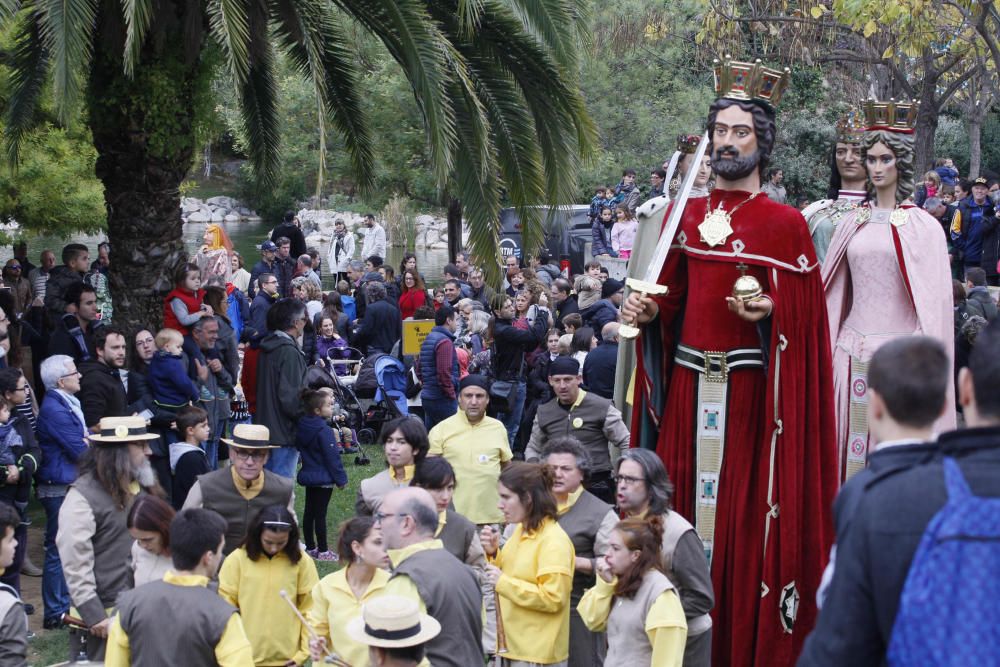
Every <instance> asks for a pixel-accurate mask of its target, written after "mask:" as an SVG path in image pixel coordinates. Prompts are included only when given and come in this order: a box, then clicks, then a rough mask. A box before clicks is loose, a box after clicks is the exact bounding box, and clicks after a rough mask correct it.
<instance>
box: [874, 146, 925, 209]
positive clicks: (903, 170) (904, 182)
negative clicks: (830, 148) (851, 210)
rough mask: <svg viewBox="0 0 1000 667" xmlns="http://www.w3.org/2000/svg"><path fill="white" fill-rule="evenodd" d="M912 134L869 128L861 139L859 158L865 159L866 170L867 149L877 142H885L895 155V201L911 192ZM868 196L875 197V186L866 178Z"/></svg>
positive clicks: (912, 171)
mask: <svg viewBox="0 0 1000 667" xmlns="http://www.w3.org/2000/svg"><path fill="white" fill-rule="evenodd" d="M913 141H914V139H913V135H912V134H902V133H900V132H888V131H886V130H870V131H868V132H865V136H864V138H863V139H862V140H861V159H862V160H865V163H866V171H867V161H868V151H869V149H871V147H872V146H874V145H875V144H878V143H882V144H885V145H886V146H888V147H889V150H891V151H892V154H893V155H894V156H896V175H897V179H896V203H897V204H902V203H903V202H904V201H906V200H907V199H909V198H910V195H912V194H913V188H914V184H913V177H914V174H915V171H916V170H915V167H914V164H913V158H914V155H913ZM868 198H869V199H871V200H874V199H875V187H874V186H873V185H872V182H871V178H870V177H869V179H868Z"/></svg>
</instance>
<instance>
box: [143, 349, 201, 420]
mask: <svg viewBox="0 0 1000 667" xmlns="http://www.w3.org/2000/svg"><path fill="white" fill-rule="evenodd" d="M192 365H193V364H192ZM148 378H149V385H150V387H151V388H152V389H153V399H154V400H155V401H156V402H157V403H160V404H161V405H167V406H173V407H177V406H182V405H187V404H188V402H190V401H197V400H198V399H199V398H200V397H201V396H200V394H199V393H198V387H196V386H195V384H194V382H192V381H191V378H190V377H189V376H188V371H187V369H186V368H185V367H184V362H183V361H182V360H181V355H179V354H178V355H173V354H170V353H169V352H166V351H164V350H157V351H156V352H155V353H154V354H153V358H152V359H150V360H149V375H148Z"/></svg>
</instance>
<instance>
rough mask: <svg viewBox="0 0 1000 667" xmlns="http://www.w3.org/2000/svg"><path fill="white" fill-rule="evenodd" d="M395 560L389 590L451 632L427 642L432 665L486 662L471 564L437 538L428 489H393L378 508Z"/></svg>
mask: <svg viewBox="0 0 1000 667" xmlns="http://www.w3.org/2000/svg"><path fill="white" fill-rule="evenodd" d="M375 525H376V526H379V527H381V529H382V536H383V538H384V539H385V546H386V548H387V549H388V550H389V559H390V560H391V561H392V571H393V575H392V578H391V579H390V580H389V583H388V584H386V587H385V593H386V594H387V595H399V596H401V597H406V598H410V599H415V600H417V601H418V602H419V603H420V607H421V608H422V609H425V610H426V611H427V613H428V614H430V615H431V617H433V618H434V619H436V620H437V621H438V622H439V623H441V625H442V626H443V627H446V628H448V632H446V633H443V634H441V635H439V636H437V637H435V638H434V639H432V640H431V641H430V642H429V643H428V644H427V658H428V659H429V660H430V664H432V665H434V667H469V666H470V665H480V664H482V662H483V651H482V644H481V640H482V633H483V626H482V596H481V593H480V590H479V582H478V580H477V578H476V575H475V574H474V573H473V571H472V568H470V567H469V566H468V565H465V564H464V563H463V562H462V561H460V560H458V559H457V558H455V557H454V556H452V555H451V554H450V553H449V552H448V551H446V550H445V548H444V545H443V544H442V543H441V540H436V539H434V533H435V531H436V530H437V527H438V513H437V508H436V507H435V505H434V499H433V498H432V497H431V494H429V493H428V492H427V491H426V490H424V489H419V488H410V487H408V488H405V489H397V490H395V491H392V492H391V493H389V494H388V495H386V496H385V498H384V499H383V500H382V505H381V506H380V507H379V509H378V511H377V512H376V513H375Z"/></svg>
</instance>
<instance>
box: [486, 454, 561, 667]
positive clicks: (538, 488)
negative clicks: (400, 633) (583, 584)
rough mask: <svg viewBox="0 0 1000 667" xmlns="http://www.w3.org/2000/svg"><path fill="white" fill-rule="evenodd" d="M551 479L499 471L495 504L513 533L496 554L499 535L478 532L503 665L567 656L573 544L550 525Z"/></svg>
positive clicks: (544, 472) (536, 470)
mask: <svg viewBox="0 0 1000 667" xmlns="http://www.w3.org/2000/svg"><path fill="white" fill-rule="evenodd" d="M553 481H554V475H553V473H552V471H551V470H549V468H548V466H544V465H540V464H537V463H521V462H514V463H511V464H510V465H509V466H507V467H506V468H504V470H503V472H502V473H500V481H499V483H498V484H497V489H498V491H499V495H500V502H499V503H498V506H499V507H500V510H501V511H502V512H503V515H504V520H505V521H506V522H507V523H508V524H517V527H516V528H515V529H514V533H513V534H512V535H511V536H510V539H509V540H507V543H506V544H504V546H503V549H500V550H498V545H499V534H498V533H497V532H495V531H494V530H493V529H492V528H491V527H489V526H487V527H485V528H483V530H482V532H481V533H480V536H481V539H482V542H483V548H484V550H485V551H486V554H487V555H488V556H490V557H491V558H493V557H495V558H496V564H495V565H487V566H486V575H485V578H486V580H487V581H488V582H489V583H491V584H493V585H494V587H495V589H496V592H497V595H498V596H499V598H500V617H501V619H502V620H503V625H504V630H505V634H506V639H507V653H506V654H505V657H504V660H503V664H504V665H505V667H530V666H532V665H555V666H556V667H565V665H566V660H567V658H568V657H569V594H570V590H571V589H572V588H573V563H574V560H575V553H574V551H573V543H572V542H571V541H570V539H569V537H568V536H567V535H566V533H565V532H563V529H562V528H560V527H559V524H558V523H556V516H557V511H556V499H555V496H554V495H553V494H552V484H553Z"/></svg>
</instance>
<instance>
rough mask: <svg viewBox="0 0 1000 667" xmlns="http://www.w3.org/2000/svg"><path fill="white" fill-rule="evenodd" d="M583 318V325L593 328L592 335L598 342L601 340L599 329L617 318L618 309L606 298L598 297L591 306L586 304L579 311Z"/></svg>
mask: <svg viewBox="0 0 1000 667" xmlns="http://www.w3.org/2000/svg"><path fill="white" fill-rule="evenodd" d="M580 317H582V318H583V326H585V327H590V328H592V329H593V330H594V336H595V337H596V338H597V340H598V342H600V341H602V340H603V339H602V338H601V329H603V328H604V325H605V324H607V323H608V322H615V321H616V320H617V319H618V309H617V308H615V305H614V304H613V303H611V301H609V300H608V299H600V300H599V301H597V302H595V303H594V304H593V305H591V306H587V307H586V308H584V309H583V310H581V311H580Z"/></svg>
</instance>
